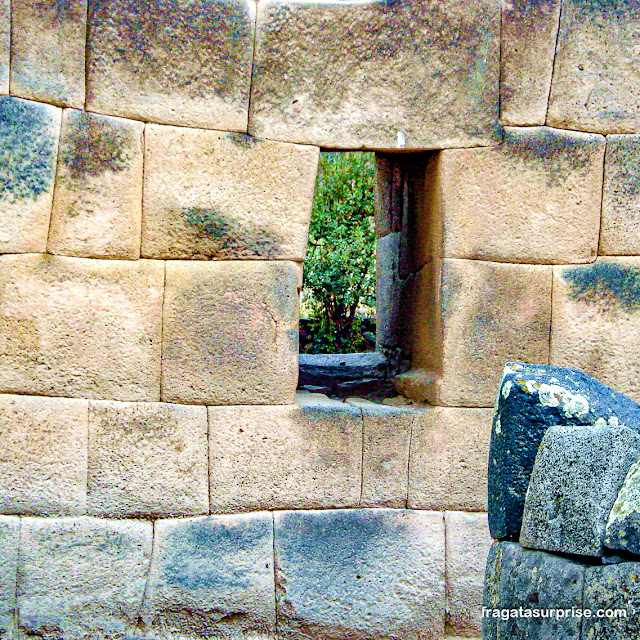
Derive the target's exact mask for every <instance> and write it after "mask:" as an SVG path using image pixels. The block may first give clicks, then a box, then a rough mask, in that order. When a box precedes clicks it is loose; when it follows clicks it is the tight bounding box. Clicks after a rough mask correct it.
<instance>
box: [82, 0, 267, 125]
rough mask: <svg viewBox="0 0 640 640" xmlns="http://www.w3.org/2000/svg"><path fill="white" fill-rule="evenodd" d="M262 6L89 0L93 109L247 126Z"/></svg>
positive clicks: (202, 0) (238, 1)
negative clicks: (256, 27)
mask: <svg viewBox="0 0 640 640" xmlns="http://www.w3.org/2000/svg"><path fill="white" fill-rule="evenodd" d="M254 20H255V4H254V3H253V2H251V1H249V0H159V1H157V2H140V1H139V0H89V38H88V46H87V108H89V109H90V110H91V111H97V112H99V113H106V114H109V115H114V116H123V117H125V118H134V119H138V120H146V121H151V122H161V123H165V124H177V125H183V126H190V127H202V128H204V129H222V130H231V131H246V128H247V112H248V108H249V87H250V80H251V63H252V56H253V39H254Z"/></svg>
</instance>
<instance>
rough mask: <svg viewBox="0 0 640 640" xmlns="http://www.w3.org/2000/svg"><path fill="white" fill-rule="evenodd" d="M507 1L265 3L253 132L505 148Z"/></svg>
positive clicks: (296, 138) (331, 144)
mask: <svg viewBox="0 0 640 640" xmlns="http://www.w3.org/2000/svg"><path fill="white" fill-rule="evenodd" d="M499 39H500V7H499V4H498V3H496V2H492V1H490V0H482V1H480V2H475V3H466V4H461V3H459V2H454V1H453V0H443V1H442V2H439V3H433V2H428V1H427V0H419V1H416V2H396V3H394V4H393V5H389V4H388V3H387V4H385V3H359V4H348V5H345V4H343V3H339V2H335V3H326V2H316V1H314V2H304V3H303V2H289V1H287V0H268V1H266V2H260V3H258V22H257V37H256V62H255V66H254V74H253V81H252V91H251V106H250V116H249V130H250V132H251V133H253V134H254V135H257V136H258V137H265V138H271V139H274V140H285V141H289V142H302V143H306V144H314V145H318V146H321V147H328V148H346V149H349V148H366V149H376V150H382V149H388V150H394V149H425V148H427V149H429V148H431V149H435V148H446V147H466V146H475V145H491V144H496V143H498V142H499V140H500V132H499V127H498V95H497V93H498V75H499V44H500V43H499Z"/></svg>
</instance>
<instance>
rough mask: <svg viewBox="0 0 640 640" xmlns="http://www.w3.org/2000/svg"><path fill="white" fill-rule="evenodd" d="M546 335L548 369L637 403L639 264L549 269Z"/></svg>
mask: <svg viewBox="0 0 640 640" xmlns="http://www.w3.org/2000/svg"><path fill="white" fill-rule="evenodd" d="M551 332H552V336H551V347H550V348H551V354H550V362H551V363H552V364H555V365H560V366H572V367H577V368H579V369H582V370H583V371H586V372H587V373H588V374H590V375H592V376H595V377H596V378H598V379H599V380H601V381H602V382H604V383H605V384H607V385H609V386H611V387H613V388H614V389H617V390H618V391H620V392H621V393H623V394H625V395H626V396H629V397H630V398H632V399H633V400H640V348H639V345H640V258H631V257H628V258H627V257H621V258H615V259H614V258H602V259H598V260H597V261H596V262H595V263H594V264H591V265H587V266H575V267H556V268H554V278H553V326H552V329H551ZM629 426H631V425H629Z"/></svg>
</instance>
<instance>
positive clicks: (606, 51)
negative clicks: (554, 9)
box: [547, 0, 640, 133]
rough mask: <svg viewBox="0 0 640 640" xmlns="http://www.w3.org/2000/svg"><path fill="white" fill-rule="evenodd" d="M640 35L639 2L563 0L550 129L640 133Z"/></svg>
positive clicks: (550, 112) (550, 111)
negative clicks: (639, 53)
mask: <svg viewBox="0 0 640 640" xmlns="http://www.w3.org/2000/svg"><path fill="white" fill-rule="evenodd" d="M612 33H615V37H614V38H612V37H611V34H612ZM639 33H640V5H638V3H637V2H633V1H629V0H615V1H613V2H612V1H611V0H568V1H564V0H563V3H562V16H561V19H560V32H559V34H558V46H557V50H556V57H555V66H554V73H553V83H552V85H551V94H550V99H549V113H548V120H547V121H548V123H549V124H550V125H552V126H556V127H561V128H565V129H578V130H581V131H597V132H599V133H638V132H640V113H639V112H638V100H639V99H640V69H639V68H638V65H637V64H636V63H635V56H634V55H630V51H634V50H635V47H636V45H637V40H638V34H639ZM595 52H597V54H595Z"/></svg>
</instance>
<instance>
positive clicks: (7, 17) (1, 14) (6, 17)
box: [0, 0, 11, 93]
mask: <svg viewBox="0 0 640 640" xmlns="http://www.w3.org/2000/svg"><path fill="white" fill-rule="evenodd" d="M10 64H11V0H1V1H0V93H9V69H10Z"/></svg>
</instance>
